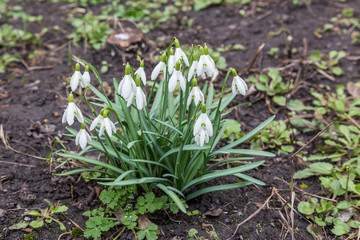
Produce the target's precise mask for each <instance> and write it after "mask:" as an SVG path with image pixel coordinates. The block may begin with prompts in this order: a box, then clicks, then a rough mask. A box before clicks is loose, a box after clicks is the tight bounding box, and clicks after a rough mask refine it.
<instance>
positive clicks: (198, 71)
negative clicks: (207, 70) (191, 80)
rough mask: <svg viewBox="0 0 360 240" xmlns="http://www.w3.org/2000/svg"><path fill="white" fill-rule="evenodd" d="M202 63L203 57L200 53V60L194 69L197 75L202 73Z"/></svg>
mask: <svg viewBox="0 0 360 240" xmlns="http://www.w3.org/2000/svg"><path fill="white" fill-rule="evenodd" d="M204 64H205V58H204V55H201V56H200V60H199V62H198V64H197V70H196V74H197V75H198V76H201V75H202V74H203V73H204Z"/></svg>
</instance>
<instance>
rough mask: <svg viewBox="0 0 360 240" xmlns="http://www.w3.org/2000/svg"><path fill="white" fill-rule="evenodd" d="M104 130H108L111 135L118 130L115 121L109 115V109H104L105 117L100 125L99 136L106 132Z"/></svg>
mask: <svg viewBox="0 0 360 240" xmlns="http://www.w3.org/2000/svg"><path fill="white" fill-rule="evenodd" d="M104 131H106V132H107V134H108V135H109V136H110V137H111V136H112V133H113V132H114V133H115V132H116V128H115V125H114V123H113V122H112V121H111V120H110V119H109V118H108V116H107V111H104V119H103V121H102V123H101V126H100V131H99V137H101V136H102V135H103V134H104Z"/></svg>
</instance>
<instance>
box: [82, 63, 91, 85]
mask: <svg viewBox="0 0 360 240" xmlns="http://www.w3.org/2000/svg"><path fill="white" fill-rule="evenodd" d="M89 84H90V74H89V66H88V65H86V66H85V72H84V73H83V75H82V78H81V81H80V86H81V87H82V88H86V87H87V86H88V85H89Z"/></svg>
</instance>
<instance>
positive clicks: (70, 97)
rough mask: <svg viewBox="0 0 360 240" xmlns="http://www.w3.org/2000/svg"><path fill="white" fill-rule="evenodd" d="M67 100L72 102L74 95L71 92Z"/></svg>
mask: <svg viewBox="0 0 360 240" xmlns="http://www.w3.org/2000/svg"><path fill="white" fill-rule="evenodd" d="M68 98H69V102H74V95H73V94H72V93H70V94H69V97H68Z"/></svg>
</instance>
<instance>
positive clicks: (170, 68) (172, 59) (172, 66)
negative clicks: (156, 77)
mask: <svg viewBox="0 0 360 240" xmlns="http://www.w3.org/2000/svg"><path fill="white" fill-rule="evenodd" d="M175 63H176V62H175V56H174V50H173V49H172V48H171V49H170V56H169V59H168V72H169V74H170V75H171V74H173V72H174V70H175Z"/></svg>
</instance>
